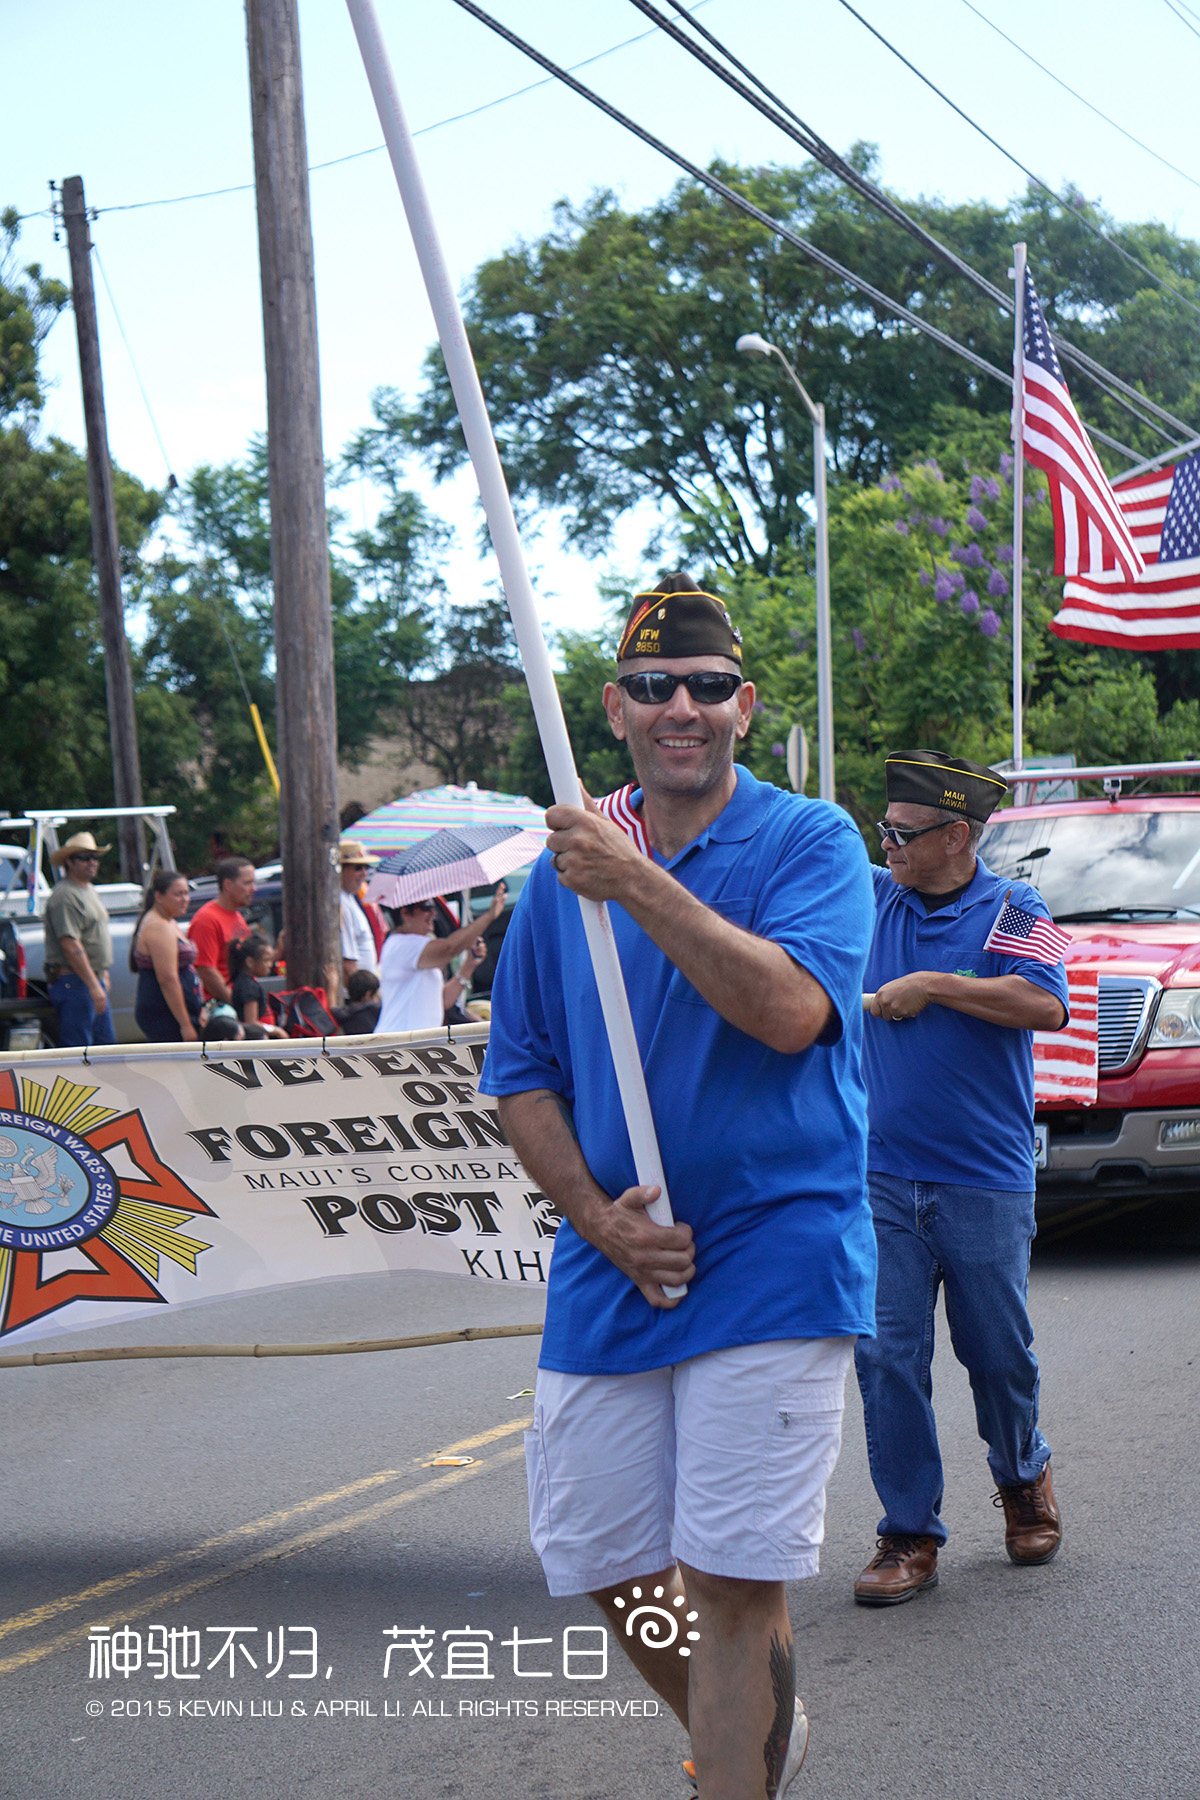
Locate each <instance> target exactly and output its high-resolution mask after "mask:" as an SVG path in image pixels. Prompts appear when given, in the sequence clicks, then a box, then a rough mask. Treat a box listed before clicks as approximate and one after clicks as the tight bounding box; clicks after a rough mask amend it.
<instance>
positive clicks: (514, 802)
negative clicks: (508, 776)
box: [351, 782, 546, 892]
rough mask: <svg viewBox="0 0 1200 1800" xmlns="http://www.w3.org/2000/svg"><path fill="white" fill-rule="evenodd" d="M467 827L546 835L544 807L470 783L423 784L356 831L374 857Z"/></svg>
mask: <svg viewBox="0 0 1200 1800" xmlns="http://www.w3.org/2000/svg"><path fill="white" fill-rule="evenodd" d="M468 825H492V826H496V825H502V826H507V827H509V828H510V829H515V830H518V831H537V832H540V833H541V836H542V838H543V839H544V838H545V835H546V824H545V808H544V807H541V806H537V805H536V804H535V803H534V802H533V801H532V800H527V799H525V798H524V796H523V795H521V794H497V793H494V792H493V791H492V790H491V789H489V788H480V787H476V786H475V784H474V783H473V782H469V783H468V784H467V786H466V787H454V786H448V787H436V788H422V789H420V790H419V791H418V792H417V793H415V794H406V795H405V797H404V798H403V799H402V800H390V801H389V802H388V803H387V805H386V806H377V807H376V809H375V811H374V812H371V813H367V815H366V816H365V818H362V819H359V820H357V821H356V822H355V824H354V825H353V826H352V827H351V830H352V831H353V834H354V836H355V837H356V838H358V839H359V840H360V841H361V842H362V843H363V844H365V845H366V847H367V849H368V850H369V851H370V852H371V854H372V855H373V856H386V855H387V854H388V853H389V851H392V850H407V849H408V848H409V847H410V845H414V844H416V843H417V842H418V841H419V840H420V839H422V838H427V837H428V836H429V834H430V833H431V832H435V831H461V830H462V829H463V827H464V826H468ZM526 860H532V858H527V859H526ZM516 866H517V867H519V866H520V865H519V864H517V865H516ZM453 885H454V884H453V883H451V884H450V886H451V887H452V886H453ZM440 891H445V892H448V891H449V888H447V889H445V890H440Z"/></svg>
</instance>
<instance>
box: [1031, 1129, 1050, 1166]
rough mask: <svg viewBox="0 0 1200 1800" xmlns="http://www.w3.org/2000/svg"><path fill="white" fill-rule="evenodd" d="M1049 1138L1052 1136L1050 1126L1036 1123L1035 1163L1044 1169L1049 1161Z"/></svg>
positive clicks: (1034, 1134) (1034, 1138)
mask: <svg viewBox="0 0 1200 1800" xmlns="http://www.w3.org/2000/svg"><path fill="white" fill-rule="evenodd" d="M1049 1138H1050V1131H1049V1127H1048V1126H1045V1125H1035V1126H1034V1128H1033V1163H1034V1167H1035V1168H1037V1169H1044V1168H1045V1167H1046V1164H1047V1162H1048V1161H1049V1151H1050V1144H1049Z"/></svg>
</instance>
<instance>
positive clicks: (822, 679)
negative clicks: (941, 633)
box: [737, 331, 833, 800]
mask: <svg viewBox="0 0 1200 1800" xmlns="http://www.w3.org/2000/svg"><path fill="white" fill-rule="evenodd" d="M737 348H738V349H739V350H740V351H741V353H742V354H743V356H774V357H775V358H777V360H778V361H779V362H781V363H782V364H783V367H784V369H785V370H786V371H787V374H788V377H789V379H790V381H791V383H792V386H793V387H794V388H795V390H796V392H797V393H798V394H799V396H800V398H801V400H803V402H804V405H805V408H806V409H807V412H808V416H809V418H810V419H811V420H812V428H813V499H814V500H815V502H816V507H817V785H818V790H819V792H820V795H821V798H822V800H832V799H833V632H832V626H831V623H830V616H829V510H828V506H827V504H826V498H825V408H824V407H823V406H815V405H814V404H813V402H812V401H811V400H810V399H809V397H808V395H807V394H806V393H805V391H804V383H803V382H802V381H801V379H800V377H799V376H798V375H797V373H796V371H795V369H793V367H792V365H791V363H790V362H789V361H788V359H787V357H786V356H785V355H784V354H783V351H782V350H780V349H778V348H777V347H776V345H774V344H768V342H767V340H766V338H764V337H760V336H759V334H758V332H757V331H748V332H747V333H746V334H745V336H744V337H740V338H739V339H738V341H737Z"/></svg>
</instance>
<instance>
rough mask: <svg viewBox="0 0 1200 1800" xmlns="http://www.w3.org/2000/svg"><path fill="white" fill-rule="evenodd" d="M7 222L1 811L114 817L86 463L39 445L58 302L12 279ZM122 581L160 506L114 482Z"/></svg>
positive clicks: (120, 476)
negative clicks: (44, 366) (48, 343)
mask: <svg viewBox="0 0 1200 1800" xmlns="http://www.w3.org/2000/svg"><path fill="white" fill-rule="evenodd" d="M17 237H18V222H17V218H16V215H15V213H13V212H12V211H8V212H6V213H4V214H3V216H2V217H0V714H2V715H3V718H4V721H5V730H4V732H3V733H2V734H0V805H2V806H3V807H4V808H6V809H7V810H9V811H12V812H14V813H19V812H20V811H21V810H22V809H23V808H25V807H28V806H96V805H105V804H108V805H111V804H112V766H111V759H110V752H109V741H108V725H107V703H106V698H105V689H104V662H103V653H102V649H101V643H100V631H99V620H98V617H97V611H96V598H95V591H94V577H93V570H92V540H91V523H90V514H89V511H88V490H87V464H86V460H85V458H84V457H83V456H82V455H81V454H80V452H79V451H77V450H75V449H74V448H73V447H72V446H71V445H69V444H66V443H63V442H62V440H61V439H58V438H51V439H49V440H48V441H43V440H42V439H41V438H40V437H39V435H38V432H37V415H38V413H39V411H40V410H41V407H42V404H43V399H44V391H43V388H42V384H41V378H40V375H39V371H38V348H39V346H40V344H41V342H42V340H43V338H44V337H45V334H46V332H47V331H48V330H49V329H50V327H51V325H52V324H53V322H54V320H55V318H56V317H57V316H58V315H59V313H60V312H61V311H62V309H63V308H64V307H65V306H66V304H67V300H68V295H67V291H66V289H65V288H64V287H63V286H62V285H61V283H59V282H54V281H50V280H47V279H46V278H45V277H44V276H43V275H42V272H41V270H40V268H39V267H38V265H37V264H36V263H35V264H30V265H29V266H28V267H27V268H25V269H19V268H18V267H17V260H16V245H17ZM113 485H114V493H115V499H116V510H117V529H118V533H119V537H120V542H121V551H122V561H123V573H125V574H126V575H127V576H128V575H132V573H133V572H134V570H135V569H136V567H137V560H138V555H139V552H140V550H141V547H142V545H143V544H144V542H145V540H146V538H147V536H148V534H149V532H150V530H151V528H152V526H153V524H154V521H155V519H156V518H157V516H158V514H159V511H160V509H161V504H162V500H161V496H160V495H159V494H157V493H155V492H154V491H153V490H152V489H149V488H145V487H143V486H142V485H141V483H140V482H137V481H135V480H134V479H133V478H132V477H131V476H129V475H126V474H124V473H123V471H121V470H120V469H114V471H113Z"/></svg>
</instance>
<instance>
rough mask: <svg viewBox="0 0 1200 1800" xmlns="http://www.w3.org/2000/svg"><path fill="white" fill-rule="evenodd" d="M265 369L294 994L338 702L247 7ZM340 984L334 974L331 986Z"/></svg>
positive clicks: (326, 856)
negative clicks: (335, 692) (333, 983)
mask: <svg viewBox="0 0 1200 1800" xmlns="http://www.w3.org/2000/svg"><path fill="white" fill-rule="evenodd" d="M246 44H247V49H248V53H249V62H250V110H251V119H252V124H253V132H254V181H255V190H256V198H257V205H258V256H259V270H260V276H261V282H262V304H263V337H264V340H265V347H266V370H267V445H268V454H269V472H270V489H271V579H272V583H273V587H274V595H275V692H276V728H277V733H278V741H279V781H280V799H279V837H280V847H281V852H282V857H283V876H284V886H283V905H284V925H285V928H286V931H287V962H288V974H289V977H290V979H291V982H292V985H293V986H300V985H305V986H313V987H316V986H320V985H322V984H324V983H325V982H326V971H327V969H329V967H330V965H332V968H333V970H334V971H338V972H340V969H341V946H340V941H339V922H338V899H337V894H338V887H337V877H336V875H335V873H334V856H335V854H336V846H337V841H338V816H337V703H336V699H335V694H334V681H333V621H332V615H331V611H330V600H329V544H328V538H327V533H326V524H325V457H324V450H323V447H322V442H321V390H320V378H319V373H318V361H317V300H316V288H315V285H314V281H313V247H312V224H311V220H310V216H309V205H308V148H307V143H306V139H305V131H304V93H303V87H302V83H301V75H300V26H299V20H298V17H297V6H296V0H246ZM337 979H338V976H337V975H335V976H334V981H335V984H336V980H337Z"/></svg>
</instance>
